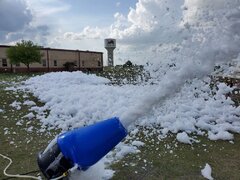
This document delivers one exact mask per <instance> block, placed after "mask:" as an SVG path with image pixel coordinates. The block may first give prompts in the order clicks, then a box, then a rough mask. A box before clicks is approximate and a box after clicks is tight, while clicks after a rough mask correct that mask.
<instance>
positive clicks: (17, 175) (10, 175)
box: [0, 153, 42, 180]
mask: <svg viewBox="0 0 240 180" xmlns="http://www.w3.org/2000/svg"><path fill="white" fill-rule="evenodd" d="M0 156H1V157H2V158H4V159H7V160H9V164H8V165H7V166H6V167H5V169H4V170H3V174H4V175H5V176H7V177H16V178H28V179H38V180H42V178H41V177H40V176H39V177H36V176H29V175H19V174H16V175H15V174H8V173H7V172H6V171H7V169H8V168H9V167H10V166H11V164H12V162H13V161H12V159H11V158H9V157H7V156H4V155H3V154H1V153H0Z"/></svg>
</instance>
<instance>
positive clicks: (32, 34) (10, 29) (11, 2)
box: [0, 0, 49, 45]
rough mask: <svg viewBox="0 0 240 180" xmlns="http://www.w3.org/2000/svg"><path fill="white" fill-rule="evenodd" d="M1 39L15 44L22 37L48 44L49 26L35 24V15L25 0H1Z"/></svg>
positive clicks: (3, 41)
mask: <svg viewBox="0 0 240 180" xmlns="http://www.w3.org/2000/svg"><path fill="white" fill-rule="evenodd" d="M0 17H1V21H0V40H1V42H2V43H6V44H13V43H14V42H16V41H19V40H22V39H28V40H32V41H34V42H35V43H39V44H42V45H46V44H47V36H48V35H49V27H48V26H47V25H34V19H35V16H34V15H33V14H32V11H31V10H30V8H29V6H28V5H27V3H26V2H25V1H24V0H1V1H0Z"/></svg>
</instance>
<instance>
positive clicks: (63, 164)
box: [38, 117, 127, 179]
mask: <svg viewBox="0 0 240 180" xmlns="http://www.w3.org/2000/svg"><path fill="white" fill-rule="evenodd" d="M126 135H127V130H126V129H125V128H124V126H123V125H122V123H121V122H120V120H119V118H116V117H115V118H111V119H107V120H104V121H101V122H98V123H96V124H93V125H90V126H87V127H81V128H78V129H75V130H72V131H68V132H65V133H63V134H60V135H59V136H58V137H57V139H56V140H55V141H54V142H53V143H50V144H49V146H50V147H49V146H48V147H47V148H46V149H45V151H43V152H40V153H39V154H38V166H39V168H40V170H41V171H42V173H43V175H44V176H45V177H46V178H47V179H55V178H56V179H58V178H59V177H61V176H63V174H65V173H66V172H68V171H69V170H70V169H72V168H74V167H77V169H78V170H80V171H81V170H82V171H85V170H87V169H88V168H89V167H90V166H92V165H94V164H95V163H96V162H98V161H99V160H100V159H101V158H102V157H104V156H105V155H106V154H107V153H108V152H109V151H111V150H112V149H113V148H114V147H115V146H116V145H117V144H118V143H119V142H120V141H121V140H122V139H123V138H124V137H126Z"/></svg>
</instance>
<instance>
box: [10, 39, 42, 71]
mask: <svg viewBox="0 0 240 180" xmlns="http://www.w3.org/2000/svg"><path fill="white" fill-rule="evenodd" d="M7 57H8V58H9V59H10V62H11V63H12V64H19V63H23V64H24V65H26V66H27V69H28V72H29V65H30V64H31V63H34V62H38V63H40V62H41V57H42V54H41V52H40V47H39V46H38V45H36V44H34V43H33V42H32V41H25V40H22V41H21V42H18V43H17V44H16V45H15V46H12V47H10V48H9V49H8V50H7Z"/></svg>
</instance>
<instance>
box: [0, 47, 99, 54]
mask: <svg viewBox="0 0 240 180" xmlns="http://www.w3.org/2000/svg"><path fill="white" fill-rule="evenodd" d="M9 47H12V46H9V45H0V48H9ZM40 49H41V50H53V51H68V52H86V53H99V54H103V52H98V51H88V50H87V51H83V50H78V49H76V50H73V49H57V48H49V47H46V48H44V47H41V48H40Z"/></svg>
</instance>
